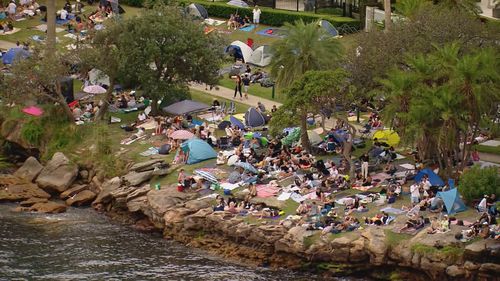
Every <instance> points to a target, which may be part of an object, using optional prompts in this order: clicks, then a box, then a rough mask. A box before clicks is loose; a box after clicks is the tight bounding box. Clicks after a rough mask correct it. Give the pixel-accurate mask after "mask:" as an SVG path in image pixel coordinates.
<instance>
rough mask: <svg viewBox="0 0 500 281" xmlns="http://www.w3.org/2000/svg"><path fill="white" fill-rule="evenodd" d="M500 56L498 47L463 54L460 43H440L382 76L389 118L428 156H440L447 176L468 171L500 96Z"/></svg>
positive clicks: (406, 137)
mask: <svg viewBox="0 0 500 281" xmlns="http://www.w3.org/2000/svg"><path fill="white" fill-rule="evenodd" d="M499 59H500V57H499V55H498V52H496V51H495V50H494V49H493V48H485V49H480V50H476V51H475V52H471V53H469V54H463V53H462V49H461V46H460V44H458V43H453V44H449V45H445V46H444V47H437V46H435V51H434V52H432V53H430V54H426V55H423V54H420V55H415V56H412V57H410V58H408V59H407V60H406V66H407V68H406V69H402V68H395V69H393V70H392V71H390V72H389V73H388V78H387V79H385V80H382V81H381V82H382V84H383V85H384V86H385V87H386V88H385V89H386V90H387V93H388V96H387V99H388V104H389V105H388V107H387V108H388V109H389V110H388V112H387V113H388V114H387V115H385V117H386V120H387V121H388V122H391V121H392V120H395V119H396V122H394V123H395V124H396V125H395V127H396V130H397V131H398V132H399V133H400V134H402V135H403V137H404V138H405V139H406V140H409V141H411V140H413V141H414V142H416V145H417V147H418V149H419V153H420V154H421V155H420V156H421V157H422V158H423V159H435V160H436V161H437V162H438V163H439V164H440V167H441V168H442V170H444V172H445V174H446V175H447V176H450V175H451V174H452V170H453V168H454V167H455V166H456V165H455V164H456V163H461V164H460V166H458V167H456V172H457V173H458V172H459V171H461V170H463V168H464V167H465V163H466V160H467V158H468V156H469V153H470V150H471V142H472V140H473V139H474V138H475V137H476V136H477V134H478V132H479V130H480V124H481V121H482V120H483V119H491V118H492V115H491V113H492V112H494V111H493V108H494V107H495V106H496V104H497V103H498V100H499V99H500V87H499V85H500V71H499V69H500V65H499V61H500V60H499Z"/></svg>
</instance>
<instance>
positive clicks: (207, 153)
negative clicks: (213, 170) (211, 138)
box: [181, 139, 217, 164]
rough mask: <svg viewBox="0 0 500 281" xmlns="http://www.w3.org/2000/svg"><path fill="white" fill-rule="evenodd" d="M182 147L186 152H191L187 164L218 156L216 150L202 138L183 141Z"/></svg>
mask: <svg viewBox="0 0 500 281" xmlns="http://www.w3.org/2000/svg"><path fill="white" fill-rule="evenodd" d="M181 149H182V151H184V152H185V153H188V152H189V156H188V159H187V161H186V164H195V163H198V162H201V161H205V160H208V159H212V158H216V157H217V153H216V152H215V150H214V149H213V148H212V147H211V146H210V145H209V144H208V143H206V142H204V141H202V140H200V139H190V140H187V141H185V142H183V143H182V145H181Z"/></svg>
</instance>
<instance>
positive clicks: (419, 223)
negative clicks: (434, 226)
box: [399, 215, 424, 232]
mask: <svg viewBox="0 0 500 281" xmlns="http://www.w3.org/2000/svg"><path fill="white" fill-rule="evenodd" d="M423 226H424V217H423V216H418V215H413V216H412V217H411V218H410V219H408V220H407V221H406V223H405V225H404V226H403V227H402V228H401V229H400V230H399V232H404V231H407V230H409V229H415V230H417V229H420V228H422V227H423Z"/></svg>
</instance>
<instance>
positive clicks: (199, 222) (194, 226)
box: [165, 208, 213, 230]
mask: <svg viewBox="0 0 500 281" xmlns="http://www.w3.org/2000/svg"><path fill="white" fill-rule="evenodd" d="M167 212H168V211H167ZM211 213H213V210H212V208H206V209H201V210H199V211H198V212H196V213H194V214H191V215H189V216H186V217H185V218H184V224H183V227H184V229H186V230H200V229H203V228H204V224H205V223H206V220H205V218H206V217H207V216H208V215H210V214H211ZM165 215H166V213H165Z"/></svg>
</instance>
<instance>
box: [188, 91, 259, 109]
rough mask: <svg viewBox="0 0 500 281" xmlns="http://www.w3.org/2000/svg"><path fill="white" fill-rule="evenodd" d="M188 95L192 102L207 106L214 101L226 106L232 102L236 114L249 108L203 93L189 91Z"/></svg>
mask: <svg viewBox="0 0 500 281" xmlns="http://www.w3.org/2000/svg"><path fill="white" fill-rule="evenodd" d="M212 91H217V90H212ZM190 93H191V99H192V100H195V101H199V102H202V103H205V104H209V105H210V104H212V102H213V100H214V99H217V100H218V101H219V102H220V103H223V102H225V103H226V106H229V103H230V102H234V105H235V108H236V112H237V113H244V112H246V111H247V110H248V108H249V107H250V106H248V105H246V104H243V103H239V102H236V101H232V100H228V99H225V98H221V97H217V96H212V95H210V94H208V93H205V92H200V91H196V90H190Z"/></svg>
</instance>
